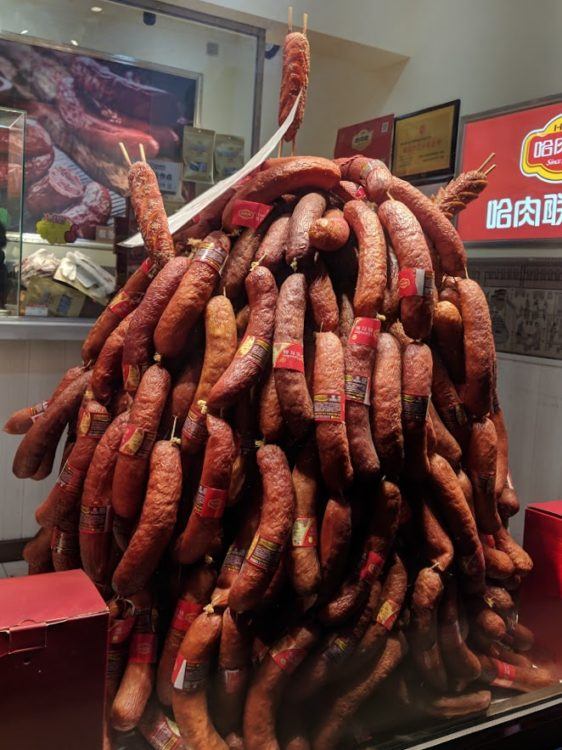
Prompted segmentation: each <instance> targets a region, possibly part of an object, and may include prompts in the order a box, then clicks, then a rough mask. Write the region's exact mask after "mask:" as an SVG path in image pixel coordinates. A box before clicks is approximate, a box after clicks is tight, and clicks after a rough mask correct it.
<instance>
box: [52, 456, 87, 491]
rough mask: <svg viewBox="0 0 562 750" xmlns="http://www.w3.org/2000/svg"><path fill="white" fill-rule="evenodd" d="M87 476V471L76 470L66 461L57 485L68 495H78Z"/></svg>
mask: <svg viewBox="0 0 562 750" xmlns="http://www.w3.org/2000/svg"><path fill="white" fill-rule="evenodd" d="M85 476H86V472H85V471H81V470H80V469H76V468H74V466H71V465H70V464H69V463H68V461H66V462H65V464H64V466H63V467H62V471H61V473H60V474H59V478H58V479H57V484H58V486H59V487H61V489H63V490H64V491H65V492H66V493H67V494H68V495H78V494H79V493H80V491H81V490H82V486H83V484H84V478H85Z"/></svg>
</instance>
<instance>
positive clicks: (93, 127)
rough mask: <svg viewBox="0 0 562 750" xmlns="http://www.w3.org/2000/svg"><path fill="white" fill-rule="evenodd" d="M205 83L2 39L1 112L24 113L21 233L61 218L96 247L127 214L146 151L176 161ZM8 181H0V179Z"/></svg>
mask: <svg viewBox="0 0 562 750" xmlns="http://www.w3.org/2000/svg"><path fill="white" fill-rule="evenodd" d="M201 79H202V76H201V74H199V73H190V72H185V71H179V70H175V69H173V68H166V69H164V68H163V67H158V68H156V67H155V66H154V65H152V64H150V63H144V62H141V61H137V60H127V62H126V63H125V62H123V61H119V60H118V59H117V58H115V57H111V56H103V55H102V54H100V53H97V52H96V53H90V52H87V53H86V51H85V50H79V51H78V50H72V49H71V48H66V47H63V46H60V45H50V44H47V43H45V42H43V41H41V40H36V39H33V40H31V39H29V37H26V38H25V41H22V38H21V36H20V37H19V38H18V37H16V36H15V35H12V34H5V35H3V36H2V37H0V106H6V107H16V106H17V107H18V108H19V109H22V110H24V111H25V112H26V113H27V128H26V137H25V166H24V172H25V190H26V194H25V201H24V227H23V229H24V231H26V232H34V231H35V226H36V223H37V221H38V220H40V219H41V218H42V217H43V216H44V215H45V214H47V215H48V214H58V215H60V214H63V215H64V216H65V217H68V219H69V220H70V221H71V223H75V224H77V225H78V226H79V227H80V230H79V231H80V235H79V236H82V237H83V238H85V239H93V238H94V236H95V230H96V227H97V226H103V225H105V224H107V223H109V222H110V221H111V219H112V217H113V216H117V215H123V214H124V213H125V198H124V195H125V193H126V191H127V167H126V165H125V163H124V161H123V157H122V155H121V152H120V150H119V142H120V141H122V142H123V143H124V144H125V146H126V147H127V149H128V151H129V153H131V154H132V155H133V158H134V157H135V156H136V155H137V154H138V153H139V146H140V145H141V144H142V145H143V146H144V150H145V153H146V157H147V159H149V160H150V159H160V160H162V159H170V160H172V161H181V134H182V130H183V127H184V125H191V124H193V122H194V121H195V120H196V119H197V112H198V103H199V98H200V91H201ZM2 179H7V175H4V177H2V175H1V174H0V180H2Z"/></svg>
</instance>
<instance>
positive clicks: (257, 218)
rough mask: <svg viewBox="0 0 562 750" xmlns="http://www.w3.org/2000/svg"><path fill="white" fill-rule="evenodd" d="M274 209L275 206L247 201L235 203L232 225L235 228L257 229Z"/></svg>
mask: <svg viewBox="0 0 562 750" xmlns="http://www.w3.org/2000/svg"><path fill="white" fill-rule="evenodd" d="M272 208H273V206H268V205H267V204H266V203H256V202H255V201H245V200H238V201H234V204H233V206H232V219H231V223H232V225H233V226H239V227H252V229H256V228H257V227H259V225H260V224H261V223H262V221H263V220H264V219H265V218H266V216H267V215H268V214H269V212H270V211H271V210H272Z"/></svg>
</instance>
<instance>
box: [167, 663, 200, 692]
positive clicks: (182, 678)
mask: <svg viewBox="0 0 562 750" xmlns="http://www.w3.org/2000/svg"><path fill="white" fill-rule="evenodd" d="M208 674H209V665H208V664H188V663H187V661H186V660H185V659H184V658H183V657H182V656H181V655H180V654H178V655H177V657H176V661H175V664H174V669H173V670H172V684H173V685H174V687H175V688H176V690H183V691H185V692H186V693H191V692H193V691H194V690H199V688H202V687H204V686H205V685H206V684H207V676H208Z"/></svg>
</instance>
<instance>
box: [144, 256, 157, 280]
mask: <svg viewBox="0 0 562 750" xmlns="http://www.w3.org/2000/svg"><path fill="white" fill-rule="evenodd" d="M140 271H141V272H142V273H144V275H145V276H148V278H149V279H153V278H154V277H155V276H156V274H157V273H158V267H157V266H155V265H154V263H153V261H152V259H151V258H145V259H144V260H143V262H142V263H141V265H140Z"/></svg>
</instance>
